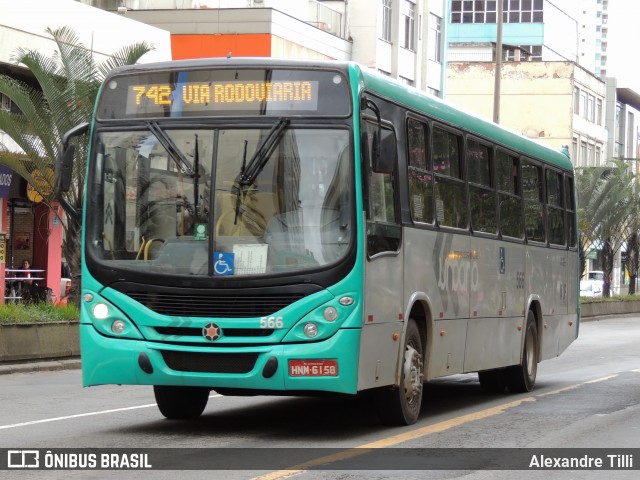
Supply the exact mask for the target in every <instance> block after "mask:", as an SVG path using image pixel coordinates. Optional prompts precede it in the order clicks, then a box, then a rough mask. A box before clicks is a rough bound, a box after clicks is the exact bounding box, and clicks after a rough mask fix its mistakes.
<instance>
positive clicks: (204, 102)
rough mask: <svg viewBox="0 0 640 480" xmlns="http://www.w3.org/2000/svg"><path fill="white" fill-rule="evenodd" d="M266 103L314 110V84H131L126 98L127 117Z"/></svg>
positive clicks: (315, 91) (316, 99)
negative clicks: (147, 112)
mask: <svg viewBox="0 0 640 480" xmlns="http://www.w3.org/2000/svg"><path fill="white" fill-rule="evenodd" d="M265 102H266V103H268V104H269V107H270V108H276V109H278V110H294V111H295V110H316V109H317V106H318V82H317V81H282V82H278V81H275V82H255V81H247V82H237V81H231V82H216V83H200V82H185V83H178V84H176V85H175V86H172V85H169V84H152V85H132V86H130V87H129V94H128V98H127V109H126V113H127V114H132V113H137V112H140V111H148V110H154V109H158V108H165V107H166V108H170V107H174V108H178V109H187V110H201V111H202V110H208V109H211V110H216V109H218V110H229V109H232V110H242V109H250V110H254V109H255V108H256V104H262V103H265Z"/></svg>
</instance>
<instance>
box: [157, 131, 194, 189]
mask: <svg viewBox="0 0 640 480" xmlns="http://www.w3.org/2000/svg"><path fill="white" fill-rule="evenodd" d="M146 123H147V128H148V129H149V130H151V133H153V134H154V135H155V136H156V138H157V139H158V141H159V142H160V144H161V145H162V146H163V147H164V149H165V150H166V151H167V153H168V154H169V156H170V157H171V158H172V159H173V161H174V162H176V165H178V167H179V168H180V170H182V173H184V174H185V175H189V176H192V175H194V174H195V172H194V171H193V168H191V165H190V164H189V161H188V160H187V158H186V157H185V156H184V154H183V153H182V152H181V151H180V149H179V148H178V147H177V145H176V144H175V143H174V142H173V140H171V137H169V135H167V134H166V133H165V131H164V130H162V128H160V125H158V122H146Z"/></svg>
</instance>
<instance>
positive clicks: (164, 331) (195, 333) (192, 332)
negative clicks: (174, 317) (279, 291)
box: [155, 327, 273, 337]
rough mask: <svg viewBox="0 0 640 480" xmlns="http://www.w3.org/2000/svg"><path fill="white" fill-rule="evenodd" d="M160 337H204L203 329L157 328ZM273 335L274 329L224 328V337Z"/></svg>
mask: <svg viewBox="0 0 640 480" xmlns="http://www.w3.org/2000/svg"><path fill="white" fill-rule="evenodd" d="M155 331H156V332H158V333H159V334H160V335H171V336H177V337H202V328H191V327H155ZM272 333H273V328H223V329H222V336H224V337H268V336H269V335H271V334H272Z"/></svg>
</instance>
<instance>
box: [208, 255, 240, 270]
mask: <svg viewBox="0 0 640 480" xmlns="http://www.w3.org/2000/svg"><path fill="white" fill-rule="evenodd" d="M234 257H235V255H234V254H233V253H230V252H214V253H213V273H214V274H215V275H233V273H234Z"/></svg>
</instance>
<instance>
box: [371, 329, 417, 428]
mask: <svg viewBox="0 0 640 480" xmlns="http://www.w3.org/2000/svg"><path fill="white" fill-rule="evenodd" d="M422 356H423V346H422V340H421V338H420V331H419V330H418V326H417V325H416V322H415V321H414V320H412V319H410V320H409V324H408V325H407V332H406V335H405V340H404V356H403V360H402V371H401V374H400V386H399V387H394V388H384V389H381V390H379V391H377V392H376V407H377V410H378V416H379V417H380V420H381V421H382V422H383V423H385V424H387V425H411V424H413V423H415V422H416V421H417V420H418V416H419V415H420V408H421V407H422V392H423V385H422V382H423V377H424V374H423V360H422V358H423V357H422Z"/></svg>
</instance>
